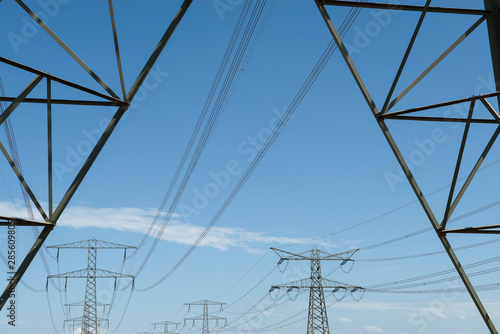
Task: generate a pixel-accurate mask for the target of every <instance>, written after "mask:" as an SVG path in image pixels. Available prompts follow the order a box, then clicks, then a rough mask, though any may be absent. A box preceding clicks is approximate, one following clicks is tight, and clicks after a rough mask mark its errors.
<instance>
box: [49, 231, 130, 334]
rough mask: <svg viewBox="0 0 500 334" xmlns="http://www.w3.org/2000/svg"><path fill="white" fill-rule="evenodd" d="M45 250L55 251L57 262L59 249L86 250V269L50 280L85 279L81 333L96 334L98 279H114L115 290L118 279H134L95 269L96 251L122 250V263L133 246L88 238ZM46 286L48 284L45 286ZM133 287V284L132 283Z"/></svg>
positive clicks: (55, 276)
mask: <svg viewBox="0 0 500 334" xmlns="http://www.w3.org/2000/svg"><path fill="white" fill-rule="evenodd" d="M47 248H55V249H57V260H59V250H60V249H87V251H88V259H87V268H86V269H80V270H75V271H71V272H67V273H64V274H57V275H50V276H48V277H47V280H48V279H50V278H65V279H66V280H67V279H68V278H86V279H87V283H86V288H85V300H84V302H83V317H82V333H83V334H97V331H98V328H99V327H98V318H97V305H98V304H97V300H96V286H97V279H98V278H114V279H115V288H116V280H117V279H118V278H129V279H132V282H133V279H134V276H131V275H124V274H121V273H115V272H112V271H108V270H103V269H97V250H98V249H123V250H124V256H123V261H125V259H126V254H127V249H133V248H136V247H134V246H126V245H121V244H115V243H111V242H107V241H100V240H96V239H95V238H90V239H89V240H83V241H77V242H71V243H67V244H63V245H57V246H49V247H47ZM47 286H48V284H47ZM132 286H133V283H132Z"/></svg>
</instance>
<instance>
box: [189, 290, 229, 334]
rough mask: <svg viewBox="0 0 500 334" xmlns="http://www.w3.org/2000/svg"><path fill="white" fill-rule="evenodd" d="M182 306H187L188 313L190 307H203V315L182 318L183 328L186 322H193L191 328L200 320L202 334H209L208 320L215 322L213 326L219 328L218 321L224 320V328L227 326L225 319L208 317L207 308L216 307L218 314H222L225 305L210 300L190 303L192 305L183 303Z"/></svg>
mask: <svg viewBox="0 0 500 334" xmlns="http://www.w3.org/2000/svg"><path fill="white" fill-rule="evenodd" d="M184 305H188V311H191V306H203V314H202V315H199V316H196V317H191V318H184V326H186V321H188V320H192V321H193V327H194V325H195V322H196V320H201V321H203V326H202V334H209V333H210V328H209V322H210V320H215V326H216V327H219V321H220V320H224V327H225V326H227V318H221V317H218V316H214V315H210V313H209V306H212V305H216V306H219V307H220V310H219V312H222V310H223V305H226V303H219V302H214V301H210V300H206V299H205V300H200V301H197V302H192V303H185V304H184Z"/></svg>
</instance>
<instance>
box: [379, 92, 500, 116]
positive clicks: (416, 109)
mask: <svg viewBox="0 0 500 334" xmlns="http://www.w3.org/2000/svg"><path fill="white" fill-rule="evenodd" d="M497 96H500V92H494V93H489V94H484V95H478V96H472V97H467V98H465V99H458V100H452V101H448V102H441V103H436V104H431V105H428V106H423V107H418V108H411V109H406V110H401V111H394V112H391V113H388V114H385V115H378V117H380V118H388V117H390V116H399V115H405V114H410V113H415V112H419V111H424V110H430V109H436V108H442V107H448V106H452V105H455V104H460V103H466V102H472V101H477V100H481V101H483V100H485V99H487V98H490V97H497ZM495 113H496V112H495Z"/></svg>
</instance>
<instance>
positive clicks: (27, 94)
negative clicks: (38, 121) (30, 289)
mask: <svg viewBox="0 0 500 334" xmlns="http://www.w3.org/2000/svg"><path fill="white" fill-rule="evenodd" d="M192 1H193V0H184V1H183V2H182V5H181V6H180V8H179V10H178V12H177V13H176V14H175V16H174V18H173V19H172V21H171V22H170V24H168V25H167V27H166V29H165V32H164V34H163V35H162V37H161V39H160V40H159V42H158V44H157V45H156V47H155V48H154V50H152V51H151V53H150V55H149V57H148V60H147V62H146V63H145V64H144V66H143V68H142V70H141V72H140V73H139V75H138V76H137V77H136V79H135V80H134V83H133V85H132V86H131V87H130V89H129V90H128V92H127V91H126V89H125V79H124V75H123V68H122V63H121V56H120V48H119V39H118V32H117V29H116V23H115V16H114V9H113V4H112V1H109V2H108V3H109V13H110V24H111V27H112V30H113V41H114V46H115V53H116V64H117V67H118V72H119V81H120V88H121V96H119V94H117V93H115V92H114V91H113V90H112V89H111V87H110V86H108V85H107V84H106V83H105V82H104V81H103V79H101V78H100V77H99V76H98V75H97V73H96V72H95V71H94V69H91V68H90V67H89V66H88V65H87V64H86V63H85V61H84V60H83V59H81V58H80V57H79V56H78V54H77V53H76V52H74V51H73V50H71V48H70V47H69V46H68V44H67V43H65V42H64V41H63V40H62V39H61V38H60V37H59V36H57V35H56V34H55V33H54V31H53V30H52V29H51V28H50V26H49V25H48V24H47V23H48V22H44V21H45V19H43V18H40V17H39V16H38V15H39V13H36V12H35V11H33V10H32V9H31V8H30V7H31V4H29V5H27V4H25V3H24V2H23V1H22V0H18V1H16V3H17V5H19V8H20V9H21V10H23V11H24V12H25V13H26V15H28V17H29V18H27V20H32V21H30V24H33V25H34V26H36V27H38V28H40V29H41V30H43V31H44V33H46V34H47V35H48V36H50V39H51V40H52V41H53V42H55V43H57V44H58V45H59V47H61V48H62V49H63V50H64V52H65V53H67V54H68V55H69V56H70V57H71V58H73V60H74V61H75V62H76V63H77V64H78V65H79V67H81V68H82V69H83V70H84V71H85V72H87V73H88V74H89V75H90V76H91V77H92V79H93V81H95V82H96V83H97V84H98V85H99V86H100V91H96V90H94V89H91V88H89V87H85V86H83V85H80V84H78V83H76V82H71V81H69V80H66V79H64V78H61V77H57V76H54V75H52V74H50V73H48V72H47V71H46V70H45V69H44V70H40V69H36V68H33V67H30V66H26V65H25V64H21V63H19V62H18V61H16V60H15V59H14V60H12V59H7V58H5V57H2V56H0V63H2V64H5V65H8V66H9V68H11V69H13V70H16V71H18V73H23V74H30V75H32V76H33V79H32V80H31V81H30V82H29V83H27V86H26V87H25V88H24V89H23V91H22V92H21V93H20V94H19V95H18V96H0V102H8V103H9V105H8V106H7V108H6V109H5V110H4V111H3V112H1V114H0V125H2V124H3V123H4V122H5V121H6V120H7V119H8V118H9V117H10V116H11V115H12V114H13V113H14V112H15V111H16V109H17V108H18V107H19V106H20V105H23V104H25V103H35V104H38V105H41V106H44V107H45V108H46V113H47V131H46V138H47V165H46V166H47V168H48V175H47V178H46V184H47V190H48V210H47V208H44V207H43V206H42V205H41V204H40V203H41V202H40V200H39V195H40V194H38V193H37V192H35V191H33V190H32V188H31V187H30V183H29V182H28V181H27V180H26V179H25V178H24V176H23V173H22V170H21V168H20V165H18V163H16V161H15V159H14V158H13V156H11V154H9V153H8V151H7V150H6V149H5V147H4V145H3V144H2V142H1V141H0V151H2V155H3V156H4V157H5V159H6V160H7V162H8V163H9V165H10V166H11V168H12V171H13V172H14V174H15V176H16V178H17V179H18V180H19V181H20V183H21V184H22V187H23V188H24V190H25V191H26V194H27V196H28V197H29V199H30V200H31V202H32V203H33V204H34V206H35V207H36V209H37V211H38V213H39V214H40V216H41V217H42V218H43V219H42V220H33V219H23V218H18V217H11V216H4V215H1V213H0V226H8V225H9V224H15V225H16V226H40V227H42V228H43V230H42V231H41V232H40V234H39V235H38V236H37V238H36V241H35V243H34V244H33V246H32V247H31V249H30V250H29V252H28V253H27V255H26V256H25V257H24V260H22V262H21V261H20V265H19V266H18V268H17V271H16V273H15V275H14V277H13V278H12V280H10V281H9V282H8V284H7V286H6V288H5V290H4V291H3V293H2V294H1V296H0V310H1V309H2V308H3V307H4V305H5V304H6V303H7V300H8V297H9V295H10V291H11V290H13V289H15V287H16V286H17V284H18V283H19V281H20V280H21V278H22V277H23V275H24V273H25V272H26V270H27V269H28V267H29V266H30V264H31V262H32V261H33V259H34V258H35V256H36V255H37V253H38V252H39V250H40V249H42V245H43V244H44V242H45V240H46V239H47V237H48V236H49V234H50V233H51V232H52V230H53V229H54V227H55V226H56V225H57V222H58V220H59V218H60V217H61V215H62V214H63V212H64V210H65V209H66V207H67V206H68V204H69V202H70V201H71V199H72V198H73V196H74V195H75V193H76V191H77V190H78V188H79V187H80V185H81V183H82V182H83V179H84V178H85V176H86V175H87V173H88V172H89V170H90V169H91V167H92V165H93V164H94V162H95V160H96V159H97V157H98V156H99V154H100V153H101V150H102V149H103V147H104V146H105V145H106V142H107V141H108V139H109V137H110V136H111V135H112V133H113V132H114V130H115V128H116V126H117V125H118V123H119V122H120V120H121V119H122V117H123V115H124V114H125V113H126V111H127V109H128V108H129V106H130V105H131V103H132V102H133V100H134V98H135V97H136V95H137V93H138V92H139V89H140V88H141V87H142V86H143V85H144V83H145V80H146V78H147V77H148V75H149V74H150V72H151V70H152V69H153V66H154V65H155V63H156V61H157V60H158V58H159V57H160V55H161V53H162V51H163V50H164V48H165V46H166V45H167V43H168V41H169V40H170V38H171V37H172V35H173V33H174V31H175V30H176V28H177V27H178V25H179V23H180V22H181V20H182V18H183V17H184V15H185V14H186V12H187V10H188V8H189V7H190V5H191V3H192ZM43 84H45V91H46V94H44V97H43V98H33V97H32V93H33V91H35V88H39V89H40V88H41V86H42V85H43ZM56 86H58V87H65V88H68V89H70V90H72V94H71V95H70V96H71V97H67V98H64V96H63V98H61V97H58V96H54V95H53V90H52V88H53V87H56ZM75 92H78V93H79V94H83V95H84V96H85V98H84V99H78V100H75V99H73V95H74V93H75ZM60 104H68V105H74V106H85V107H88V108H89V109H90V108H92V109H95V108H97V107H104V106H108V107H113V108H116V112H115V113H114V115H113V117H112V119H111V120H110V122H109V123H108V125H107V127H106V129H105V130H104V132H103V133H102V134H101V136H100V137H99V139H98V141H97V143H96V144H95V146H94V147H93V148H92V151H91V152H90V154H89V155H88V157H87V159H86V160H85V163H84V164H83V166H82V167H81V168H79V170H78V172H77V175H76V176H75V178H74V179H73V180H72V182H71V185H70V186H69V187H68V188H67V189H62V191H63V193H64V195H63V197H62V198H60V199H55V200H54V198H53V195H54V192H53V186H54V184H53V171H54V168H53V162H54V159H53V154H52V153H53V147H52V139H53V137H52V128H53V121H52V111H53V110H52V109H53V108H52V107H53V106H54V105H60ZM45 108H43V109H45ZM43 109H41V110H42V111H43ZM37 139H38V138H37ZM40 175H42V174H40ZM57 202H58V204H57V205H54V204H55V203H57Z"/></svg>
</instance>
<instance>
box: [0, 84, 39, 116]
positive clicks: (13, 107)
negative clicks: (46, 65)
mask: <svg viewBox="0 0 500 334" xmlns="http://www.w3.org/2000/svg"><path fill="white" fill-rule="evenodd" d="M42 79H43V77H42V76H41V75H37V76H36V77H35V79H33V80H32V81H31V82H30V83H29V85H28V86H27V87H26V88H25V89H23V91H22V92H21V94H19V96H18V97H16V98H15V99H14V100H13V101H12V103H11V104H10V105H9V106H8V107H7V109H5V111H4V112H3V113H2V114H1V115H0V125H2V124H3V122H5V120H6V119H7V117H9V116H10V114H12V113H13V112H14V110H16V108H17V107H18V106H19V105H20V104H21V102H22V101H23V100H24V99H25V98H26V96H28V94H29V93H31V91H32V90H33V89H34V88H35V87H36V85H38V83H40V81H41V80H42Z"/></svg>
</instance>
